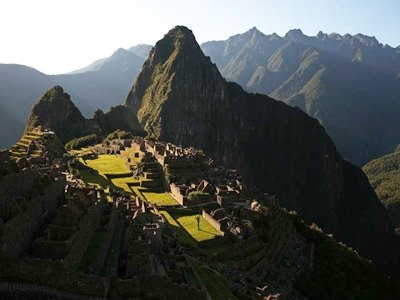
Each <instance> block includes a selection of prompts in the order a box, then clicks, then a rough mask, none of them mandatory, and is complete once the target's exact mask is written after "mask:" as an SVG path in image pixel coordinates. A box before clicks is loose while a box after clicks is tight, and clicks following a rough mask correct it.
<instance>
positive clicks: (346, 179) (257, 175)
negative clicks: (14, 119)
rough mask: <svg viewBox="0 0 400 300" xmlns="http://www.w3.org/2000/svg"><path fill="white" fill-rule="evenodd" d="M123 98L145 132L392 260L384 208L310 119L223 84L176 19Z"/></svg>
mask: <svg viewBox="0 0 400 300" xmlns="http://www.w3.org/2000/svg"><path fill="white" fill-rule="evenodd" d="M126 105H128V106H130V107H131V108H132V109H133V110H134V111H136V112H137V116H138V119H139V122H140V124H141V125H142V126H143V128H144V129H145V130H146V131H147V132H148V133H149V134H150V135H151V136H153V137H155V138H159V139H161V140H165V141H170V142H172V143H175V144H182V145H186V146H196V147H199V148H202V149H204V150H205V152H206V153H207V154H208V155H210V156H212V157H214V158H215V159H216V160H217V161H218V162H220V163H224V164H226V165H227V166H229V167H233V168H237V169H239V170H240V171H241V172H243V173H244V174H246V176H247V177H248V178H250V179H252V180H253V181H254V182H255V183H256V184H257V185H258V187H260V188H261V189H263V190H264V191H267V192H269V193H272V194H276V195H278V197H279V198H280V199H281V200H282V205H283V206H286V207H288V208H290V209H296V210H298V211H299V212H300V214H301V215H302V216H303V217H304V218H305V219H306V220H307V221H316V222H317V223H318V224H319V225H321V226H322V227H323V228H324V229H325V230H327V231H329V232H333V233H334V234H335V235H337V237H338V238H339V239H342V240H344V241H345V242H347V243H349V244H350V245H352V246H354V247H355V248H356V249H357V250H359V251H360V253H361V254H362V255H365V256H366V257H369V258H373V259H374V260H375V261H376V262H377V263H379V264H380V265H381V266H382V267H384V268H385V269H386V270H388V271H389V270H390V268H391V267H393V266H394V265H397V263H398V259H399V258H398V253H396V252H394V251H396V249H398V248H396V247H398V240H396V238H395V234H394V230H393V228H392V226H391V224H390V222H389V220H388V217H387V214H386V211H385V210H384V208H383V206H382V205H381V204H380V202H379V200H378V199H377V198H376V195H375V194H374V192H373V190H372V188H371V187H370V185H369V183H368V180H367V179H366V177H365V175H364V174H363V173H362V172H361V171H360V170H359V169H358V168H356V167H354V166H353V165H351V164H349V163H347V162H345V161H343V160H342V158H341V156H340V155H339V153H338V152H337V151H336V148H335V146H334V144H333V143H332V141H331V140H330V138H329V137H328V135H327V134H326V133H325V130H324V128H323V127H322V126H320V124H319V122H318V121H317V120H315V119H313V118H310V117H309V116H307V115H306V114H305V113H304V112H302V111H301V110H300V109H296V108H291V107H289V106H287V105H286V104H284V103H282V102H278V101H275V100H273V99H271V98H269V97H267V96H264V95H260V94H248V93H246V92H244V91H243V89H242V88H241V87H240V86H239V85H237V84H235V83H227V82H226V81H225V80H224V79H223V78H222V76H221V74H220V73H219V71H218V69H217V67H216V65H214V64H212V63H211V61H210V59H209V58H208V57H206V56H204V54H203V52H202V51H201V49H200V46H199V45H198V44H197V42H196V40H195V38H194V36H193V34H192V32H191V31H190V30H188V29H187V28H185V27H182V26H177V27H175V28H174V29H172V30H171V31H170V32H168V34H166V35H165V36H164V38H163V39H162V40H160V41H159V42H157V44H156V46H155V47H154V48H153V49H152V51H151V52H150V55H149V58H148V60H147V61H146V63H145V64H144V66H143V68H142V72H141V73H140V74H139V76H138V77H137V79H136V81H135V84H134V86H133V88H132V90H131V92H130V93H129V95H128V97H127V99H126ZM358 194H360V195H358ZM349 212H351V214H349ZM366 225H368V228H369V231H368V232H367V233H366V232H365V226H366ZM392 271H393V270H392Z"/></svg>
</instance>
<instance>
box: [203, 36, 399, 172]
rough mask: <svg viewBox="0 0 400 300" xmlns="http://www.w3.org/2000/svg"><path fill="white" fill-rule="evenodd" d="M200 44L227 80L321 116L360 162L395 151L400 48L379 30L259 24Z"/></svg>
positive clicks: (342, 147)
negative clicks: (275, 30)
mask: <svg viewBox="0 0 400 300" xmlns="http://www.w3.org/2000/svg"><path fill="white" fill-rule="evenodd" d="M260 45H262V46H260ZM201 48H202V50H203V51H204V53H205V54H206V55H209V56H210V57H211V60H212V61H213V62H215V63H216V64H217V65H218V67H219V69H220V70H221V74H222V75H223V76H224V77H225V78H227V79H228V80H232V81H235V82H237V83H239V84H240V85H241V86H243V87H244V88H245V89H246V90H247V91H250V92H258V93H263V94H267V95H270V96H271V97H274V98H275V99H277V100H281V101H284V102H285V103H287V104H290V105H292V106H298V107H300V108H301V109H302V110H304V111H305V112H307V113H308V114H309V115H310V116H312V117H315V118H317V119H318V120H319V121H320V122H321V123H322V125H324V126H325V127H326V129H327V132H328V133H329V134H330V136H331V137H332V139H333V140H334V141H335V144H336V145H337V146H338V149H339V151H340V153H341V154H342V155H343V156H344V157H345V158H346V159H349V160H350V161H352V162H353V163H356V164H359V165H362V164H364V163H365V162H366V161H368V160H370V159H372V158H374V157H376V156H380V155H382V153H387V152H390V151H391V150H392V149H393V147H394V146H395V145H397V144H398V141H399V140H400V133H399V132H398V131H396V130H394V128H396V127H397V125H398V124H399V123H400V117H399V116H400V104H399V103H398V101H397V99H398V98H399V97H400V82H399V80H398V79H397V78H396V76H398V74H399V71H400V56H399V53H397V51H396V49H395V48H392V47H390V46H387V45H385V46H384V45H382V44H380V43H379V42H378V41H377V40H376V38H375V37H368V36H365V35H362V34H357V35H354V36H352V35H349V34H346V35H343V36H342V35H339V34H335V33H332V34H329V35H328V34H324V33H322V32H319V33H318V35H317V36H315V37H309V36H306V35H304V34H303V33H302V32H301V30H299V29H297V30H291V31H289V32H288V33H287V34H286V35H285V36H284V37H280V36H278V35H276V34H272V35H265V34H263V33H261V32H259V31H258V30H257V29H255V28H252V29H250V30H249V31H247V32H245V33H243V34H241V35H235V36H232V37H230V38H228V39H227V40H226V41H213V42H206V43H204V44H202V45H201ZM371 120H372V121H371Z"/></svg>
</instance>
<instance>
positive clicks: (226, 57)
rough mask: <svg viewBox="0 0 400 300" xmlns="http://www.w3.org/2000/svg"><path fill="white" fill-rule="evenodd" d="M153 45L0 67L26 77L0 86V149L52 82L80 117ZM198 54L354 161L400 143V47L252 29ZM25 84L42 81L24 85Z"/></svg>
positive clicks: (109, 100)
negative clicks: (311, 124) (71, 60)
mask: <svg viewBox="0 0 400 300" xmlns="http://www.w3.org/2000/svg"><path fill="white" fill-rule="evenodd" d="M151 48H152V46H150V45H138V46H135V47H132V48H130V49H128V50H124V49H118V50H117V51H115V52H114V53H113V55H112V56H110V57H108V58H104V59H100V60H98V61H95V62H94V63H92V64H90V65H89V66H87V67H85V68H83V69H79V70H76V71H73V72H71V73H69V74H63V75H55V76H46V75H44V74H42V73H40V72H37V71H36V72H34V71H35V70H32V69H29V70H30V71H29V72H28V71H27V70H28V68H27V70H24V71H23V70H22V69H23V68H24V67H22V66H12V65H0V79H2V78H4V77H9V78H8V79H10V78H15V76H13V75H8V73H9V72H11V73H10V74H12V73H15V74H16V73H18V72H22V73H21V74H23V75H24V76H22V75H21V76H20V78H21V80H23V82H22V81H21V82H20V81H19V80H18V79H17V78H15V80H8V81H9V82H10V83H9V84H0V99H2V100H1V103H0V105H1V107H2V114H4V111H11V112H12V113H10V114H8V116H7V118H8V120H7V124H8V125H7V126H6V127H7V128H9V129H8V130H5V132H4V134H3V132H0V133H2V136H4V138H3V139H2V141H1V142H0V146H3V147H4V146H9V145H10V144H12V143H13V142H15V141H16V140H17V138H18V136H19V135H20V133H22V129H23V128H22V127H23V125H22V124H23V122H24V120H25V119H26V116H27V114H28V111H29V109H30V108H31V107H32V105H33V103H34V101H36V99H37V98H38V97H39V96H40V95H41V94H42V93H43V92H44V91H45V90H47V89H49V88H50V87H51V86H52V85H55V84H59V85H61V86H63V87H64V88H65V89H66V90H68V91H69V92H70V94H71V96H72V98H73V99H74V101H75V103H76V105H77V106H78V107H79V109H80V110H81V111H82V113H83V114H84V115H85V116H86V117H89V116H90V115H91V114H92V113H93V112H94V111H95V109H96V108H101V109H103V110H107V109H108V108H110V107H111V106H114V105H117V104H120V103H122V101H123V99H124V97H125V95H126V93H127V92H128V91H129V89H130V88H131V86H132V83H133V81H134V79H135V78H136V76H137V74H138V73H139V71H140V69H141V67H142V64H143V63H144V61H145V59H146V58H147V55H148V53H149V51H150V49H151ZM201 49H202V50H203V52H204V53H205V54H206V55H208V56H210V57H211V60H212V61H213V62H214V63H216V65H217V66H218V69H219V71H220V72H221V74H222V75H223V76H224V77H225V78H226V79H227V80H230V81H235V82H237V83H239V84H240V85H241V86H242V87H243V88H244V89H246V90H247V91H249V92H256V93H262V94H267V95H270V96H271V97H273V98H275V99H278V100H281V101H284V102H285V103H287V104H289V105H292V106H298V107H299V108H301V109H302V110H304V111H305V112H307V113H308V114H309V115H310V116H313V117H315V118H317V119H318V120H319V121H320V122H321V124H322V125H323V126H324V127H325V128H326V130H327V132H328V134H329V135H330V136H331V137H332V139H333V141H334V142H335V144H336V145H337V147H338V150H339V152H340V153H341V154H342V155H343V157H344V158H345V159H347V160H349V161H351V162H353V163H355V164H358V165H363V164H364V163H366V162H367V161H369V160H371V159H373V158H375V157H379V156H381V155H383V154H386V153H389V152H391V151H393V149H394V147H395V145H397V144H399V142H400V131H399V130H397V128H398V126H399V125H400V101H399V100H400V51H399V49H400V46H399V47H397V48H392V47H390V46H388V45H382V44H380V43H379V42H378V41H377V39H376V38H375V37H368V36H365V35H362V34H356V35H349V34H346V35H343V36H342V35H339V34H335V33H332V34H329V35H328V34H325V33H322V32H319V33H318V34H317V35H316V36H315V37H309V36H306V35H304V34H303V33H302V32H301V30H298V29H297V30H291V31H289V32H288V33H287V34H286V35H285V36H284V37H280V36H278V35H277V34H271V35H265V34H263V33H262V32H260V31H259V30H257V28H252V29H250V30H249V31H247V32H245V33H243V34H238V35H235V36H232V37H230V38H228V39H227V40H224V41H211V42H206V43H204V44H202V45H201ZM10 69H13V70H12V71H11V70H10ZM15 74H14V75H15ZM31 76H32V78H31ZM29 81H31V82H38V81H39V82H40V84H37V85H34V86H29V85H30V84H29V83H28V82H29ZM16 91H18V92H16ZM10 103H14V104H13V105H15V103H18V105H15V107H14V108H13V107H10ZM15 111H17V112H16V113H15ZM2 120H3V119H2ZM4 122H5V121H0V125H3V124H6V123H4ZM0 127H3V128H4V126H0Z"/></svg>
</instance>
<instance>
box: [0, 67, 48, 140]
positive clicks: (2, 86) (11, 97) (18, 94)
mask: <svg viewBox="0 0 400 300" xmlns="http://www.w3.org/2000/svg"><path fill="white" fill-rule="evenodd" d="M53 85H54V82H53V80H52V79H51V78H49V77H48V76H47V75H45V74H43V73H41V72H39V71H37V70H35V69H33V68H29V67H26V66H22V65H16V64H0V136H1V139H0V147H7V146H10V145H12V144H13V143H15V142H16V141H17V140H18V139H19V138H20V137H21V135H22V133H23V131H24V125H25V121H26V119H27V117H28V114H29V111H30V109H31V108H32V106H33V104H34V102H35V101H36V99H37V98H39V96H41V95H42V94H43V93H44V92H45V91H46V90H48V89H49V88H50V87H51V86H53Z"/></svg>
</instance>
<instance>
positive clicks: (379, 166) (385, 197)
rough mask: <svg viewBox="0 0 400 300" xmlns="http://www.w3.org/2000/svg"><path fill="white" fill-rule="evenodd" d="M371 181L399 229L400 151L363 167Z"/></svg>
mask: <svg viewBox="0 0 400 300" xmlns="http://www.w3.org/2000/svg"><path fill="white" fill-rule="evenodd" d="M363 171H364V172H365V174H366V175H367V176H368V179H369V182H370V183H371V185H372V187H373V188H374V189H375V192H376V194H377V196H378V197H379V199H380V200H381V201H382V203H383V205H384V206H385V207H386V209H387V210H388V212H389V216H390V218H391V220H392V223H393V224H394V226H395V227H397V229H400V188H399V187H400V152H394V153H391V154H388V155H385V156H383V157H380V158H378V159H374V160H372V161H371V162H369V163H368V164H366V165H365V166H364V167H363Z"/></svg>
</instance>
